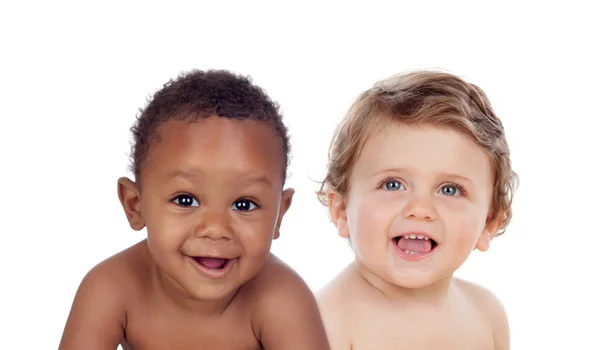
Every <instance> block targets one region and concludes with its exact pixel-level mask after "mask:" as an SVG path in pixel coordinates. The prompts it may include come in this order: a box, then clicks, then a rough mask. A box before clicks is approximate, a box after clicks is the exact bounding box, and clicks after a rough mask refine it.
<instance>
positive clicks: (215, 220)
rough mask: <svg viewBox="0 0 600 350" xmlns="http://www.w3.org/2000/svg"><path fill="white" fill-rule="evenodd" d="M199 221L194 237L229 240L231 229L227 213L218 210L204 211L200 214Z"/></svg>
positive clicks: (231, 236) (231, 234)
mask: <svg viewBox="0 0 600 350" xmlns="http://www.w3.org/2000/svg"><path fill="white" fill-rule="evenodd" d="M199 220H200V222H199V223H198V225H196V232H195V234H196V237H198V238H208V239H211V240H215V241H217V240H230V239H231V238H233V230H232V229H231V225H230V223H229V215H227V213H225V212H220V211H206V212H204V213H203V214H201V215H200V219H199Z"/></svg>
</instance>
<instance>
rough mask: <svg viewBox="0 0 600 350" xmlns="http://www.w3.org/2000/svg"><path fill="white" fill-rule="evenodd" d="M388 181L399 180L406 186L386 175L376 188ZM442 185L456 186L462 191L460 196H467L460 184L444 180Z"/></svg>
mask: <svg viewBox="0 0 600 350" xmlns="http://www.w3.org/2000/svg"><path fill="white" fill-rule="evenodd" d="M390 181H396V182H399V183H400V184H402V186H404V187H405V188H406V186H405V185H404V184H403V183H402V181H400V180H399V179H398V178H395V177H388V178H385V179H384V180H383V181H381V182H380V183H379V185H378V186H377V188H382V187H383V186H385V184H386V183H387V182H390ZM444 186H452V187H456V188H457V189H458V190H459V191H460V192H461V193H462V196H461V197H466V196H467V191H466V190H465V188H464V187H463V186H461V185H459V184H457V183H455V182H446V183H444V184H442V185H441V186H440V188H442V187H444Z"/></svg>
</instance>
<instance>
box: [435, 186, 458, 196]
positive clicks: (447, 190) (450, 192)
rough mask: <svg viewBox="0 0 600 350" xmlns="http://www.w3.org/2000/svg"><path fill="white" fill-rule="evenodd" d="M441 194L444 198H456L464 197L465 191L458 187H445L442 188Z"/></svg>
mask: <svg viewBox="0 0 600 350" xmlns="http://www.w3.org/2000/svg"><path fill="white" fill-rule="evenodd" d="M440 193H441V194H443V195H444V196H450V197H454V196H456V195H459V196H460V195H462V194H463V191H462V190H461V189H460V188H459V187H458V186H454V185H445V186H443V187H442V188H440Z"/></svg>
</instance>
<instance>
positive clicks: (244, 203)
mask: <svg viewBox="0 0 600 350" xmlns="http://www.w3.org/2000/svg"><path fill="white" fill-rule="evenodd" d="M256 208H257V205H256V203H254V202H253V201H251V200H248V199H240V200H237V201H235V203H233V206H232V207H231V209H233V210H239V211H251V210H254V209H256Z"/></svg>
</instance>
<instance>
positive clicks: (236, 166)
mask: <svg viewBox="0 0 600 350" xmlns="http://www.w3.org/2000/svg"><path fill="white" fill-rule="evenodd" d="M145 163H146V164H145V165H144V167H143V169H142V171H141V173H142V176H143V174H144V172H145V173H152V176H160V175H161V174H164V175H167V174H171V175H172V174H173V173H194V172H196V173H198V174H201V175H202V174H203V175H206V176H209V175H214V176H217V177H221V178H223V177H235V176H240V175H245V176H251V177H256V178H266V179H268V181H269V182H271V185H272V186H276V185H278V184H281V185H283V184H282V183H281V182H282V181H283V174H284V171H285V170H284V169H283V168H284V164H283V163H284V157H283V150H282V144H281V141H280V138H279V137H278V136H277V134H276V133H275V131H274V130H272V128H271V127H269V126H268V125H266V124H263V123H260V122H257V121H252V120H237V119H229V118H222V117H209V118H206V119H201V120H199V121H194V122H186V121H174V120H171V121H167V122H165V123H163V124H161V125H160V126H159V127H158V128H157V129H156V132H155V135H154V137H153V138H152V140H151V141H150V145H149V148H148V154H147V157H146V162H145Z"/></svg>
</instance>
